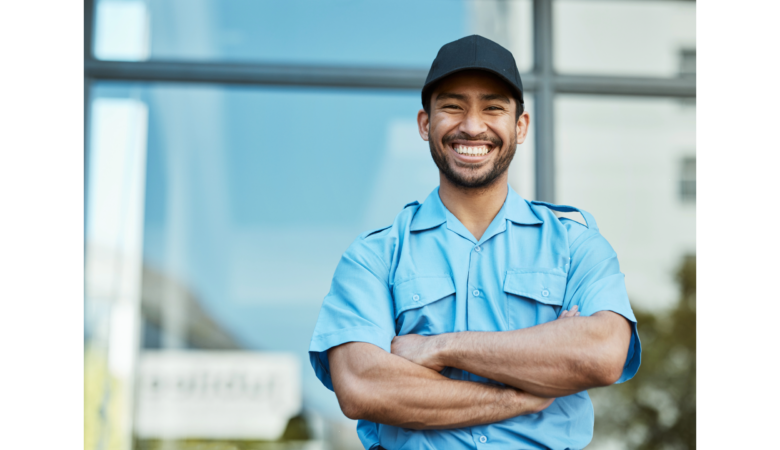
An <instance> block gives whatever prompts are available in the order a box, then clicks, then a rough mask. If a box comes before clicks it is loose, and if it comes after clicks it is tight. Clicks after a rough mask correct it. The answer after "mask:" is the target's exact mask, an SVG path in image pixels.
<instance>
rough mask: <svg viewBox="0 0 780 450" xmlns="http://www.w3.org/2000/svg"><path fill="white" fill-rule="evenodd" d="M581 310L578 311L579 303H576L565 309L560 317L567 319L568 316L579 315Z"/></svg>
mask: <svg viewBox="0 0 780 450" xmlns="http://www.w3.org/2000/svg"><path fill="white" fill-rule="evenodd" d="M579 315H580V312H579V311H577V305H574V307H572V309H571V310H567V309H564V310H563V312H561V315H560V316H558V319H565V318H567V317H579Z"/></svg>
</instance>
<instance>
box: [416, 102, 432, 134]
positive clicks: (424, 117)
mask: <svg viewBox="0 0 780 450" xmlns="http://www.w3.org/2000/svg"><path fill="white" fill-rule="evenodd" d="M428 119H429V117H428V113H426V112H425V110H424V109H421V110H419V111H417V130H418V131H419V132H420V137H421V138H422V139H423V141H427V140H428V128H429V125H430V122H429V120H428Z"/></svg>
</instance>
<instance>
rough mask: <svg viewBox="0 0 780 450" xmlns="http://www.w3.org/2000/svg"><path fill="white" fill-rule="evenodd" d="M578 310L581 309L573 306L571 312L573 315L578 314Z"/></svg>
mask: <svg viewBox="0 0 780 450" xmlns="http://www.w3.org/2000/svg"><path fill="white" fill-rule="evenodd" d="M578 309H579V307H578V306H577V305H574V306H572V308H571V312H572V313H574V312H576V311H577V310H578Z"/></svg>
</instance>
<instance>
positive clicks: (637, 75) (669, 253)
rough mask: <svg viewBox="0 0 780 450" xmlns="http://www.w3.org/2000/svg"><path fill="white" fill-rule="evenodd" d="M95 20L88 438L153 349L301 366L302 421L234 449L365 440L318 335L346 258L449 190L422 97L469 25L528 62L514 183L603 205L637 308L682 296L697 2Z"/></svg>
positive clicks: (128, 428)
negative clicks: (339, 397)
mask: <svg viewBox="0 0 780 450" xmlns="http://www.w3.org/2000/svg"><path fill="white" fill-rule="evenodd" d="M85 24H86V28H85V36H86V39H85V85H86V94H85V95H86V97H85V102H86V103H85V106H86V107H85V111H86V138H87V139H86V142H87V145H86V150H85V161H86V169H87V170H86V172H87V179H86V192H85V199H86V211H87V221H86V223H87V227H86V230H85V237H86V249H85V251H86V255H87V270H86V276H87V280H86V286H87V298H86V299H85V318H86V320H85V323H86V328H85V348H86V350H85V352H86V353H85V355H87V357H86V358H85V360H86V364H87V365H88V367H87V371H86V374H87V375H86V379H85V383H86V385H87V386H86V387H87V389H86V391H87V394H86V395H87V397H88V398H87V399H86V403H85V404H86V406H85V408H86V411H85V414H86V426H87V430H86V434H87V439H86V442H87V448H89V449H99V448H100V449H124V448H130V447H129V446H130V445H131V442H132V437H133V435H134V432H133V422H134V414H135V412H134V411H136V406H137V405H135V404H134V398H135V395H136V394H137V391H138V389H139V388H138V380H137V374H138V370H139V369H138V367H139V361H140V360H142V359H143V355H144V352H153V351H164V350H171V351H174V350H189V351H193V352H194V351H207V350H209V351H220V350H221V351H234V352H235V351H245V352H259V354H264V353H265V352H276V353H284V354H287V355H292V356H293V357H295V358H297V359H298V360H299V361H300V370H301V373H300V380H301V384H300V386H301V388H300V389H301V390H302V391H301V396H302V403H301V405H302V406H301V409H300V411H299V413H298V414H297V415H296V416H295V417H293V418H292V419H291V420H290V423H289V425H288V427H287V428H286V431H285V434H284V435H283V436H280V437H278V438H276V439H268V440H262V439H259V440H256V441H252V442H251V445H252V447H249V446H248V445H250V444H249V443H244V444H241V443H240V442H239V443H236V442H234V443H233V444H231V445H234V446H235V448H339V449H341V448H361V447H360V444H359V442H358V441H357V438H356V435H355V433H354V423H353V422H352V421H349V420H348V419H346V418H345V417H344V416H343V414H342V413H341V411H340V409H339V407H338V403H337V401H336V398H335V396H334V395H333V393H332V392H330V391H328V390H327V389H326V388H324V387H323V386H322V385H321V384H320V382H319V381H318V380H317V379H316V377H315V376H314V373H313V371H312V370H311V368H310V365H309V362H308V353H307V348H308V343H309V339H310V337H311V332H312V330H313V327H314V324H315V321H316V319H317V313H318V310H319V306H320V303H321V301H322V298H323V297H324V296H325V294H326V293H327V292H328V289H329V284H330V279H331V276H332V274H333V271H334V269H335V266H336V263H337V262H338V259H339V257H340V255H341V253H342V252H343V251H344V250H345V249H346V248H347V247H348V246H349V244H350V243H351V242H352V240H354V239H355V238H356V237H357V235H358V234H359V233H361V232H363V231H365V230H368V229H371V228H377V227H380V226H383V225H387V224H389V223H390V222H391V221H392V219H393V217H394V216H395V215H396V214H397V212H398V211H399V210H400V209H401V208H402V207H403V205H404V204H406V203H408V202H410V201H413V200H418V201H422V200H424V199H425V197H426V196H427V195H428V193H429V192H430V191H431V190H432V189H433V188H434V187H435V186H436V185H437V184H438V172H437V170H436V167H435V165H434V164H433V162H432V160H431V158H430V156H429V151H428V146H427V143H425V142H423V141H422V140H421V139H420V138H419V135H418V134H417V127H416V122H415V118H416V113H417V110H418V109H419V108H420V107H421V105H420V87H421V86H422V84H423V81H424V79H425V75H426V73H427V70H428V68H429V66H430V63H431V61H432V60H433V58H434V57H435V55H436V52H437V51H438V49H439V47H441V45H443V44H445V43H447V42H450V41H453V40H455V39H458V38H460V37H463V36H466V35H469V34H472V33H478V34H482V35H484V36H486V37H488V38H491V39H493V40H496V41H497V42H499V43H501V44H502V45H505V46H506V47H507V48H509V49H510V50H512V52H513V53H514V55H515V58H516V59H517V62H518V66H519V68H520V71H521V72H523V82H524V85H525V87H526V90H527V94H526V96H527V100H526V102H527V105H528V108H529V110H530V113H531V123H532V125H533V129H532V131H531V134H530V136H529V139H528V140H527V142H526V143H525V144H523V145H521V146H520V147H519V148H518V152H517V156H516V158H515V161H514V162H513V164H512V167H511V168H510V170H511V173H510V183H511V184H512V186H513V187H514V189H515V190H516V191H518V193H519V194H520V195H521V196H523V197H525V198H528V199H541V200H547V201H553V202H556V203H561V204H568V205H573V206H577V207H581V208H583V209H585V210H588V211H589V212H591V213H592V214H593V215H594V216H595V217H596V219H597V221H598V223H599V227H600V228H601V231H602V234H604V236H605V237H606V238H607V239H608V240H609V241H610V243H611V244H612V245H613V247H614V248H615V250H616V251H617V253H618V255H619V258H620V261H621V267H622V270H623V272H624V273H625V274H626V284H627V287H628V290H629V295H630V296H631V298H632V301H633V303H634V305H635V307H638V308H644V309H663V308H667V307H669V306H670V305H671V304H672V303H673V302H674V301H675V300H676V298H677V290H676V287H675V284H674V279H673V274H674V270H675V269H676V267H677V264H678V262H679V261H680V259H681V257H682V256H683V255H688V254H695V250H696V248H695V199H696V152H695V108H696V107H695V100H694V98H695V67H696V64H695V61H696V59H695V55H696V42H695V3H694V2H692V1H682V0H680V1H673V0H647V1H631V0H624V1H615V0H587V1H585V0H462V1H461V0H427V1H425V2H416V1H413V0H394V1H355V0H349V1H348V0H330V1H313V0H285V1H268V2H257V1H251V0H230V1H227V0H186V1H184V0H166V1H163V0H94V1H86V2H85ZM575 219H576V217H575ZM296 427H298V428H296ZM296 430H298V431H296ZM300 430H303V431H300ZM223 440H224V439H223ZM206 441H209V440H208V439H206ZM214 442H216V441H213V442H212V444H213V443H214ZM237 442H238V441H237ZM139 445H141V446H146V447H145V448H187V447H186V445H188V444H187V443H186V442H185V441H177V442H167V441H165V439H162V440H158V441H155V440H143V441H142V440H138V439H137V440H136V446H139ZM192 445H195V444H192ZM214 445H216V444H214ZM241 445H245V447H241ZM177 446H178V447H177ZM307 446H308V447H307ZM193 448H194V447H193ZM214 448H217V447H214ZM220 448H221V447H220Z"/></svg>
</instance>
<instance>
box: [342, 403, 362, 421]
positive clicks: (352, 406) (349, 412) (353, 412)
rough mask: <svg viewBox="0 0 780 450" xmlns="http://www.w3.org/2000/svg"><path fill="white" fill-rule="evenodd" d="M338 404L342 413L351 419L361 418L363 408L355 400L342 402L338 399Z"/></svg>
mask: <svg viewBox="0 0 780 450" xmlns="http://www.w3.org/2000/svg"><path fill="white" fill-rule="evenodd" d="M339 406H340V407H341V412H343V413H344V415H345V416H347V418H349V419H352V420H360V419H362V418H363V408H362V407H361V406H360V405H359V404H357V403H355V402H342V401H341V400H340V399H339Z"/></svg>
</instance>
